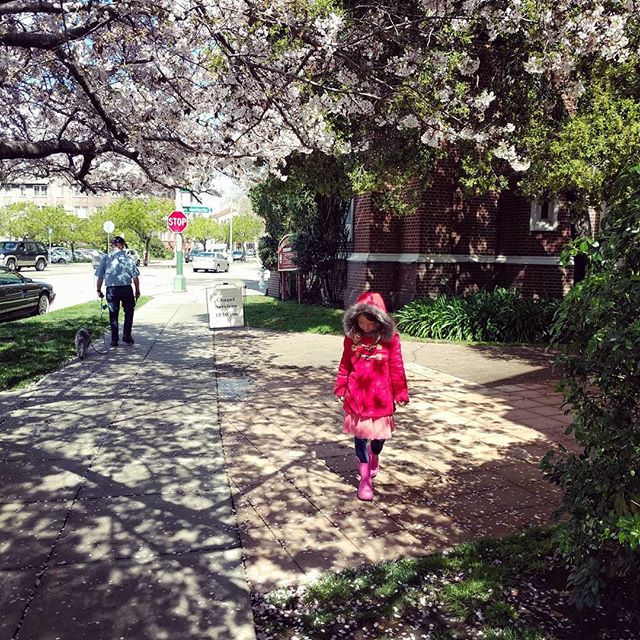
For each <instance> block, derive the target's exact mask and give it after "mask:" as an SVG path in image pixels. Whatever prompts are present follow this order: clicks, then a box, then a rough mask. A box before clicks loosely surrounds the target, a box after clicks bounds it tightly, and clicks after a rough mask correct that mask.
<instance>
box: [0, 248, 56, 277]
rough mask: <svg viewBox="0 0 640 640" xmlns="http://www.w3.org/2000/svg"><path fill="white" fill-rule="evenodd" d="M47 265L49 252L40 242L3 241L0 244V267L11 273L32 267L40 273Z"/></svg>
mask: <svg viewBox="0 0 640 640" xmlns="http://www.w3.org/2000/svg"><path fill="white" fill-rule="evenodd" d="M47 264H49V252H48V251H47V247H45V246H44V245H43V244H42V242H34V241H33V240H4V241H3V242H0V266H4V267H7V269H11V270H12V271H20V269H22V268H23V267H34V268H35V269H36V271H42V270H43V269H44V268H45V267H46V266H47Z"/></svg>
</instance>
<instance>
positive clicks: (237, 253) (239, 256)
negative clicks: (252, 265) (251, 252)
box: [231, 249, 247, 262]
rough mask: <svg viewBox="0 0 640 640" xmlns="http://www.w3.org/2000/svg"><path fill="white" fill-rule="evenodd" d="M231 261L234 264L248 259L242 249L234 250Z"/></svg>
mask: <svg viewBox="0 0 640 640" xmlns="http://www.w3.org/2000/svg"><path fill="white" fill-rule="evenodd" d="M231 259H232V260H233V261H234V262H236V261H239V262H244V261H245V260H246V259H247V257H246V256H245V253H244V251H243V250H242V249H234V250H233V251H232V252H231Z"/></svg>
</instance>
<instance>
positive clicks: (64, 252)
mask: <svg viewBox="0 0 640 640" xmlns="http://www.w3.org/2000/svg"><path fill="white" fill-rule="evenodd" d="M50 255H51V258H50V260H51V262H52V263H56V264H66V263H67V262H73V255H72V254H71V251H69V249H65V248H64V247H51V254H50Z"/></svg>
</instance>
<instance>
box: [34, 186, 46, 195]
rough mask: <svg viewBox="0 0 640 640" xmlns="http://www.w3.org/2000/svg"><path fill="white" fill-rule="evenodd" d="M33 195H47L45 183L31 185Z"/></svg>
mask: <svg viewBox="0 0 640 640" xmlns="http://www.w3.org/2000/svg"><path fill="white" fill-rule="evenodd" d="M33 195H34V196H41V197H42V196H46V195H47V185H46V184H34V185H33Z"/></svg>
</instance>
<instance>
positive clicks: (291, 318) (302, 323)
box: [245, 296, 344, 335]
mask: <svg viewBox="0 0 640 640" xmlns="http://www.w3.org/2000/svg"><path fill="white" fill-rule="evenodd" d="M245 312H246V317H247V325H248V326H250V327H254V328H256V329H272V330H274V331H295V332H301V333H323V334H333V335H342V315H343V313H344V310H343V309H329V308H327V307H320V306H315V305H309V304H297V303H295V302H283V301H282V300H276V299H275V298H270V297H268V296H249V297H247V299H246V309H245Z"/></svg>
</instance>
